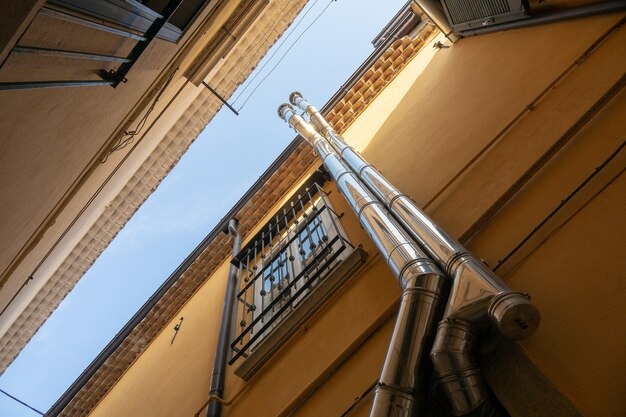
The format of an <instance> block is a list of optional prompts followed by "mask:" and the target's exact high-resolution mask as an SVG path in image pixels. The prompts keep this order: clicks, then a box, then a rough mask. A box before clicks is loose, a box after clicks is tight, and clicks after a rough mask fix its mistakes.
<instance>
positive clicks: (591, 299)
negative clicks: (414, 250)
mask: <svg viewBox="0 0 626 417" xmlns="http://www.w3.org/2000/svg"><path fill="white" fill-rule="evenodd" d="M622 17H623V15H610V16H601V17H593V18H587V19H584V20H578V21H571V22H563V23H558V24H552V25H546V26H542V27H536V28H528V29H521V30H515V31H509V32H502V33H496V34H491V35H486V36H481V37H476V38H469V39H464V40H462V41H460V42H458V43H457V44H455V45H454V46H452V47H451V48H449V49H443V50H439V51H435V50H432V49H431V47H430V46H429V45H427V46H426V47H425V49H424V52H423V53H422V54H420V55H419V56H418V57H417V58H415V59H414V60H413V61H412V62H411V63H410V64H409V65H408V66H407V67H406V68H405V69H404V70H403V72H402V73H401V74H400V75H399V76H398V77H397V78H396V79H395V80H394V81H393V82H392V83H391V84H390V85H389V86H388V87H387V88H386V89H385V90H384V91H383V92H382V93H381V94H380V95H379V96H378V98H377V99H376V101H375V102H374V103H373V104H372V105H370V106H369V107H368V109H367V110H366V111H365V112H364V113H363V115H362V116H361V117H360V118H359V119H358V120H357V121H356V122H355V123H353V125H352V126H351V127H350V129H349V130H348V131H347V132H346V134H345V136H346V138H347V140H348V141H349V142H351V143H352V144H354V145H355V146H356V147H357V148H359V149H361V150H363V153H364V156H365V157H366V159H368V160H369V162H371V163H372V164H374V165H375V166H377V167H378V168H380V169H381V171H382V172H383V173H384V174H385V175H386V176H387V177H388V178H389V179H390V180H392V181H393V182H394V183H395V184H396V185H398V187H399V188H400V189H401V190H402V191H403V192H405V193H407V194H409V195H410V196H411V197H413V198H414V199H415V200H416V201H417V202H418V203H419V204H421V205H424V206H425V207H426V209H427V211H428V212H429V213H430V214H431V215H432V216H433V217H434V219H435V220H436V221H437V222H438V223H440V224H441V225H443V226H444V227H446V228H447V229H448V230H449V231H450V232H451V233H452V234H453V235H456V236H458V237H461V238H462V240H463V241H464V242H466V243H467V244H468V246H469V247H470V249H473V250H474V251H475V252H476V254H477V255H479V256H481V257H483V258H484V259H485V260H486V261H487V262H488V263H489V264H490V265H491V266H495V265H496V264H497V262H498V260H500V259H503V257H504V256H506V255H507V254H508V253H509V252H510V251H511V250H512V249H513V248H514V247H515V245H517V243H519V242H520V241H521V239H523V238H524V236H526V234H527V233H529V232H530V231H531V230H532V228H533V227H534V226H536V225H537V224H538V223H539V222H540V221H541V220H542V219H543V218H544V217H545V216H546V215H548V214H549V212H550V211H551V210H552V209H553V208H554V207H555V206H556V205H558V204H559V202H560V200H562V199H563V198H565V197H566V196H567V195H568V194H569V193H570V192H571V191H572V190H573V189H574V188H576V186H578V185H579V184H580V183H581V182H582V181H583V180H584V179H585V178H586V177H587V176H588V175H589V174H591V173H592V172H593V169H594V168H595V167H596V166H598V165H599V164H601V163H602V162H603V161H604V160H606V158H607V157H608V156H609V155H610V154H611V152H613V151H614V150H615V149H616V147H617V146H619V144H620V143H621V141H623V140H624V137H626V135H625V133H626V132H625V130H624V129H625V128H624V123H623V120H626V114H624V110H625V109H626V106H625V104H626V103H625V99H624V94H623V93H620V91H621V90H620V89H621V86H620V85H621V84H620V82H619V80H620V79H621V78H622V77H623V74H624V72H625V70H626V33H625V31H624V29H623V28H615V27H614V26H615V24H616V23H617V22H618V21H619V20H620V19H621V18H622ZM594 44H596V46H595V47H594V48H593V49H590V48H591V47H592V46H594ZM586 51H588V53H586ZM581 57H583V58H584V59H580V58H581ZM557 79H558V82H556V83H554V80H557ZM622 84H623V82H622ZM616 86H617V87H616ZM611 92H612V93H611ZM609 93H611V94H613V95H612V96H611V97H612V98H611V99H610V100H608V99H607V100H605V101H606V102H603V101H602V97H606V96H607V94H609ZM537 97H539V99H537ZM531 103H533V106H532V110H528V109H527V106H528V105H529V104H531ZM598 103H600V104H598ZM594 108H597V109H598V112H597V114H594V115H593V117H591V115H590V109H594ZM525 109H526V110H525ZM381 112H382V113H381ZM382 115H384V117H383V116H382ZM586 116H589V117H587V118H586ZM508 125H510V127H509V128H507V126H508ZM573 127H576V129H574V128H573ZM578 128H579V129H578ZM560 145H562V147H559V146H560ZM551 147H553V148H554V147H559V148H558V149H560V151H559V152H558V153H556V154H555V155H551V154H550V152H549V150H550V148H551ZM546 154H548V156H549V158H545V157H544V156H545V155H546ZM539 162H541V163H542V164H543V162H545V164H543V165H541V164H539ZM538 164H539V165H541V166H539V165H538ZM534 167H536V168H537V169H534ZM623 167H624V160H623V159H616V160H614V161H613V162H612V163H611V164H610V166H609V167H608V171H603V173H602V175H599V176H598V178H597V179H596V180H594V181H592V182H591V183H590V186H591V187H592V191H589V189H585V191H582V192H581V194H579V195H578V197H577V198H575V199H573V200H572V201H573V204H574V207H575V209H572V208H571V207H570V206H568V207H569V208H567V209H564V210H563V211H562V212H561V214H560V215H559V216H560V217H558V216H557V217H558V218H556V219H555V220H554V222H552V223H549V224H548V226H549V233H547V234H546V235H545V236H542V238H541V239H539V240H537V239H535V240H531V241H529V245H530V248H525V249H524V250H523V251H521V252H520V253H521V254H518V255H516V257H513V258H511V261H510V262H508V263H505V264H504V265H503V266H502V268H501V271H500V274H501V276H502V277H503V278H504V279H505V280H506V281H508V283H509V284H510V285H511V287H512V288H514V289H516V290H520V291H524V292H529V293H531V295H532V296H533V300H534V302H535V303H536V304H537V305H538V307H539V308H540V310H541V312H542V324H541V326H540V328H539V331H538V332H537V334H536V335H535V336H533V337H532V338H530V339H529V340H527V341H525V342H523V348H524V350H525V351H526V352H527V354H528V356H529V357H530V358H531V360H532V361H534V362H535V363H536V364H537V365H538V366H539V367H540V369H541V370H543V371H544V372H545V374H546V375H547V376H548V377H549V378H550V379H551V381H552V383H553V384H554V385H555V386H556V388H557V389H558V390H560V391H562V392H563V393H564V395H566V396H567V397H568V398H569V399H570V400H571V401H572V402H573V403H574V404H575V405H576V406H577V407H578V408H579V409H580V411H581V412H582V413H583V414H584V415H586V416H591V417H595V416H598V417H612V416H615V417H618V416H622V415H623V412H624V410H626V402H625V401H626V400H625V399H624V396H623V395H622V394H623V387H624V386H626V379H625V378H626V377H625V376H624V375H626V372H625V371H626V369H624V366H625V365H624V364H626V360H624V359H626V358H625V351H626V348H625V347H624V340H626V334H625V331H624V326H621V325H620V320H621V318H622V317H624V314H625V313H626V311H625V309H624V306H623V300H624V295H626V294H625V292H626V291H625V289H624V285H623V276H624V272H625V271H626V263H625V261H624V259H625V258H624V256H623V248H624V243H626V242H625V236H626V222H625V221H624V218H625V217H626V216H624V207H626V204H625V203H626V201H625V196H626V180H625V179H624V177H623V175H622V176H621V177H617V175H618V174H619V173H620V172H621V171H622V170H623ZM607 172H608V173H607ZM609 174H611V175H609ZM616 177H617V178H616ZM326 189H327V190H329V191H332V193H331V196H330V198H331V202H332V204H333V206H334V207H335V209H336V210H337V211H338V212H344V213H345V215H344V216H343V218H342V222H343V225H344V228H345V229H346V231H347V233H348V235H349V237H350V239H351V241H352V242H353V243H356V244H363V246H364V248H365V250H366V251H367V252H368V253H369V258H368V262H367V263H366V265H365V266H364V267H363V268H362V269H361V270H360V271H359V272H358V274H357V276H356V277H354V278H353V280H352V281H350V283H349V285H347V286H346V287H344V288H343V289H342V291H341V292H340V293H339V294H337V295H336V296H335V298H334V299H333V300H332V301H331V302H330V303H329V304H328V306H327V307H326V308H324V309H323V310H322V311H320V312H318V313H317V314H316V315H315V317H313V318H312V319H311V320H310V321H309V322H308V324H307V325H306V326H304V327H303V328H302V329H301V330H300V331H299V332H298V333H297V334H296V335H295V336H294V337H293V338H292V339H290V340H289V342H288V343H287V344H286V345H285V346H284V348H283V349H282V350H281V351H280V352H279V353H278V354H277V355H275V356H274V357H273V358H272V359H271V360H270V361H269V362H268V363H267V365H266V366H265V367H264V368H263V369H262V370H261V371H260V372H259V373H258V374H257V375H255V376H254V377H253V378H252V379H251V380H250V381H249V382H244V381H243V380H241V379H240V378H238V377H236V376H235V375H234V374H233V373H232V372H233V367H228V375H227V379H226V390H225V392H226V394H225V396H226V398H227V399H232V398H233V397H234V401H233V404H232V405H231V406H228V407H225V408H224V416H225V417H243V416H259V417H263V416H268V417H270V416H272V417H274V416H282V415H288V414H292V415H297V416H337V417H338V416H339V415H341V414H342V413H343V412H344V411H345V410H347V409H348V408H349V407H350V406H351V405H352V404H353V403H354V401H355V398H357V397H359V396H360V395H361V394H362V393H363V392H364V391H365V390H366V388H367V387H368V386H370V385H371V384H372V383H373V382H374V381H375V380H376V378H377V377H378V375H379V372H380V369H381V366H382V361H383V359H384V355H385V352H386V349H387V346H388V343H389V336H390V334H391V330H392V328H393V322H394V317H395V310H396V307H397V302H398V297H399V294H400V290H399V287H398V285H397V283H396V282H395V280H394V279H393V277H392V276H391V273H390V272H389V270H388V268H387V267H386V266H385V264H384V262H383V261H382V260H381V258H380V256H377V255H376V250H375V249H374V248H373V246H372V244H371V242H370V241H369V239H368V238H367V237H366V235H365V233H364V232H363V230H362V229H361V228H360V226H359V225H358V222H357V220H356V218H355V216H354V215H353V214H352V213H351V211H350V209H349V208H348V207H347V205H346V203H345V201H344V200H343V198H342V197H341V196H340V195H339V193H338V192H337V191H336V189H335V188H334V185H333V184H327V185H326ZM277 207H278V206H277ZM557 220H558V221H557ZM227 269H228V263H224V265H222V266H221V267H220V268H219V270H218V271H216V273H215V274H214V275H213V276H212V277H211V278H210V279H209V280H208V281H207V282H206V284H205V285H204V286H203V287H202V288H201V289H200V290H199V291H198V293H197V294H196V295H195V296H194V297H193V298H192V299H191V300H190V301H189V302H188V303H187V305H186V306H185V307H184V308H183V309H182V311H181V313H180V316H184V317H185V321H184V324H183V327H182V329H181V331H180V332H179V334H178V336H177V338H176V341H175V342H174V344H170V342H171V338H172V336H173V326H174V325H175V324H176V322H177V321H178V319H176V320H175V321H172V322H171V323H169V324H168V326H167V327H166V329H165V330H164V331H163V332H162V334H161V335H159V337H158V338H157V339H156V340H155V341H154V342H153V343H152V344H151V345H150V347H149V348H148V349H147V350H146V351H145V352H144V354H143V355H142V356H141V357H140V359H139V360H138V361H137V362H136V363H135V364H134V365H133V366H132V367H131V369H130V370H129V371H128V372H127V373H126V375H125V376H124V377H123V378H122V380H121V381H119V382H118V383H117V385H116V386H115V388H113V390H112V391H111V392H110V393H109V395H108V396H107V397H106V398H105V399H104V400H103V401H102V402H101V403H100V405H99V406H98V407H97V408H96V410H95V411H94V412H93V413H92V415H93V416H102V417H105V416H107V417H108V416H136V415H150V416H154V417H159V416H172V415H176V416H189V417H191V416H193V414H194V413H195V412H196V411H197V409H198V408H199V406H200V405H201V404H202V403H203V402H204V401H205V400H206V397H207V391H208V387H209V378H210V373H211V369H212V363H213V355H214V350H215V338H216V334H217V329H218V327H219V320H220V315H221V303H222V298H223V294H224V284H225V279H226V275H227ZM370 403H371V398H370V397H367V398H366V399H365V400H364V401H362V402H360V403H359V404H358V405H357V406H356V407H355V408H354V410H353V413H352V414H351V415H352V416H365V415H368V411H369V405H370Z"/></svg>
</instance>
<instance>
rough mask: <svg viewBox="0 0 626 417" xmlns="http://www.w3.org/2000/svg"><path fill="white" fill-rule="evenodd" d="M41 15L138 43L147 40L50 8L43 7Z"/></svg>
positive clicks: (134, 34) (125, 31) (40, 11)
mask: <svg viewBox="0 0 626 417" xmlns="http://www.w3.org/2000/svg"><path fill="white" fill-rule="evenodd" d="M39 14H40V15H42V16H49V17H53V18H56V19H60V20H65V21H66V22H71V23H75V24H78V25H81V26H85V27H88V28H91V29H96V30H100V31H102V32H107V33H112V34H113V35H118V36H123V37H125V38H130V39H134V40H137V41H145V40H146V38H144V37H143V36H141V35H137V34H136V33H133V32H130V31H127V30H122V29H116V28H113V27H111V26H107V25H103V24H100V23H96V22H93V21H91V20H87V19H83V18H82V17H78V16H74V15H71V14H68V13H64V12H61V11H60V10H56V9H50V8H48V7H42V8H41V9H39Z"/></svg>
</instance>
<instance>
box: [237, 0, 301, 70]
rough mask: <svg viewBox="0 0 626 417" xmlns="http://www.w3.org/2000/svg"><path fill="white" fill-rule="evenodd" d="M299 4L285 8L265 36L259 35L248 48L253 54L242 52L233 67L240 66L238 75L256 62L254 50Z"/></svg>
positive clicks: (295, 3)
mask: <svg viewBox="0 0 626 417" xmlns="http://www.w3.org/2000/svg"><path fill="white" fill-rule="evenodd" d="M297 5H298V2H292V4H291V7H290V8H285V9H283V10H282V11H281V12H280V14H279V15H278V18H276V19H274V23H273V24H272V26H271V27H270V28H269V29H268V30H267V31H266V32H265V35H264V36H263V37H259V38H257V40H256V42H255V43H254V45H252V47H251V48H248V50H251V51H253V53H252V54H246V53H242V54H241V56H240V57H239V59H237V61H236V62H235V64H234V65H233V68H239V71H238V74H237V77H241V76H242V75H243V72H244V70H245V69H246V68H248V67H249V66H250V64H252V62H254V60H255V59H256V55H255V54H254V51H256V50H257V47H258V46H259V45H260V44H261V43H265V41H267V39H268V38H269V36H270V35H271V34H272V32H273V31H274V29H275V28H276V25H278V23H279V22H280V21H282V20H283V18H284V17H285V15H286V14H287V13H291V12H292V11H293V9H295V8H296V6H297ZM247 56H249V57H250V59H249V60H248V62H246V65H245V66H239V64H241V61H243V59H244V58H245V57H247Z"/></svg>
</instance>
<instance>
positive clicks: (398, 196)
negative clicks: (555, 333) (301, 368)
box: [290, 92, 540, 415]
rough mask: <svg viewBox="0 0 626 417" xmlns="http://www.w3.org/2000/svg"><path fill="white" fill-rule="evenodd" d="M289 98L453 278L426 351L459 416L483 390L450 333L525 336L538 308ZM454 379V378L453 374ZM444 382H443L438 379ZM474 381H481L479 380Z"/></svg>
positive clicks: (309, 108)
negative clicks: (481, 329) (487, 326)
mask: <svg viewBox="0 0 626 417" xmlns="http://www.w3.org/2000/svg"><path fill="white" fill-rule="evenodd" d="M290 101H291V102H292V103H293V104H295V105H296V106H298V107H300V108H301V109H302V110H303V111H305V112H306V114H308V115H309V117H310V119H311V122H312V123H313V125H314V126H315V128H316V129H317V130H318V131H319V132H320V133H321V134H322V135H323V136H324V137H325V138H326V139H327V140H328V142H329V143H330V144H331V146H332V147H333V148H334V149H335V151H336V152H337V153H338V154H340V155H341V157H342V159H343V160H344V161H345V162H346V163H347V165H348V166H349V167H350V168H351V169H352V170H353V171H354V172H355V173H356V174H357V175H358V176H359V177H360V179H361V180H362V181H363V183H364V184H365V185H366V186H367V188H368V189H369V190H370V191H371V192H372V193H373V194H374V195H376V197H378V199H379V200H380V201H382V202H383V203H384V204H385V206H386V207H387V208H388V210H389V211H390V212H391V213H392V215H393V217H394V218H395V219H396V220H397V221H398V222H399V223H400V224H401V225H402V226H403V227H404V228H405V230H406V231H407V232H408V233H409V234H410V235H411V237H412V238H413V239H414V240H415V241H417V242H419V244H420V245H421V247H422V248H424V250H425V251H426V252H427V253H428V254H429V256H431V257H432V259H434V260H435V261H436V262H437V264H438V265H439V266H440V267H441V268H442V269H443V270H444V271H445V272H446V274H447V275H448V276H449V277H451V278H452V279H453V284H452V291H451V294H450V298H449V300H448V303H447V306H446V311H445V313H444V322H442V323H448V324H453V323H454V324H455V325H454V326H452V325H441V326H440V327H439V330H438V334H437V338H436V341H435V344H436V346H435V348H434V350H433V352H432V353H431V357H432V359H433V363H434V366H435V370H436V371H437V373H438V375H439V377H440V378H441V380H442V384H443V386H444V388H445V389H446V392H447V394H448V397H449V399H450V401H451V403H452V405H453V406H454V407H457V408H455V412H456V413H457V414H458V415H462V414H466V413H467V412H469V411H472V410H473V409H475V408H477V407H478V406H479V405H480V404H481V402H482V401H483V400H484V398H485V396H484V395H482V394H481V393H483V392H486V389H484V387H479V386H478V385H477V382H476V377H475V375H476V374H477V371H476V372H465V371H464V370H465V369H470V368H471V369H473V368H475V367H474V366H473V365H472V362H471V360H469V359H468V360H463V361H460V362H459V361H456V362H454V364H453V365H454V366H455V367H456V369H455V370H454V372H453V369H451V368H450V366H452V365H450V364H448V363H447V362H446V359H445V357H446V355H447V356H448V357H451V356H454V355H455V354H456V349H457V346H456V345H454V343H453V344H450V343H449V341H450V340H453V339H454V338H453V337H452V335H451V334H448V333H455V334H456V333H458V332H459V331H460V330H459V328H462V329H463V331H464V332H465V333H466V336H467V337H468V338H470V337H473V331H474V330H473V329H474V327H475V325H478V324H483V323H485V322H491V324H492V325H493V326H494V327H495V328H497V329H498V330H499V331H500V333H501V334H502V335H504V336H505V337H508V338H511V339H516V340H520V339H525V338H527V337H529V336H530V335H532V334H533V333H534V332H535V330H536V329H537V327H538V325H539V319H540V318H539V311H538V310H537V308H536V307H535V306H533V305H532V304H531V303H530V299H529V297H528V296H527V295H524V294H522V293H520V292H516V291H512V290H511V289H509V288H508V287H507V285H506V284H505V283H504V282H503V281H502V280H501V279H500V278H499V277H498V276H497V275H495V274H494V273H493V272H492V271H491V270H490V269H489V268H487V266H486V265H485V264H484V263H483V262H482V261H481V260H480V259H478V258H477V257H476V256H474V255H472V254H471V253H470V252H468V251H467V250H466V249H465V248H464V247H463V246H462V245H461V244H460V243H459V242H458V241H456V240H455V239H454V238H452V237H451V236H450V235H448V234H447V233H446V232H445V231H444V230H443V229H441V228H440V227H439V226H437V225H436V224H435V223H434V222H433V221H432V220H431V219H430V218H428V216H427V215H426V214H425V213H424V212H422V211H421V210H420V208H419V207H417V205H416V204H415V203H414V202H413V200H411V199H410V198H409V197H408V196H406V195H404V194H402V193H401V192H400V191H399V190H398V189H397V188H395V187H394V186H393V185H392V184H391V183H390V182H389V181H388V180H387V179H386V178H385V177H383V175H382V174H380V172H378V171H377V170H376V169H375V168H374V167H373V166H372V165H370V164H368V163H367V162H366V161H365V160H364V159H363V158H362V157H361V155H360V154H359V153H358V152H357V151H355V150H354V149H353V148H351V147H350V146H348V145H347V144H346V142H345V141H344V139H343V138H342V137H341V136H340V135H339V134H338V133H337V132H336V131H335V130H334V129H333V128H332V127H331V126H330V124H329V123H328V122H327V121H326V120H325V119H324V117H323V116H322V115H321V114H320V113H319V112H318V111H317V109H316V108H315V107H314V106H313V105H311V104H310V103H309V102H307V101H306V100H305V99H304V98H303V97H302V94H300V93H299V92H294V93H292V94H291V96H290ZM463 346H464V349H467V351H466V352H465V351H464V352H463V355H460V356H459V358H470V356H469V351H470V350H471V346H472V344H471V343H469V344H465V345H463ZM453 377H454V378H456V379H455V381H454V382H452V381H451V379H452V378H453ZM444 379H445V380H446V381H448V383H443V380H444ZM478 383H479V384H482V382H481V381H480V379H479V380H478ZM455 384H456V385H461V386H463V387H464V388H463V389H464V390H465V391H464V392H465V393H466V394H467V400H468V402H469V405H468V406H461V402H460V401H457V400H456V398H457V397H458V394H457V393H456V389H455V388H454V387H453V385H455Z"/></svg>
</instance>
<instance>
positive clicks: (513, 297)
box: [488, 291, 541, 340]
mask: <svg viewBox="0 0 626 417" xmlns="http://www.w3.org/2000/svg"><path fill="white" fill-rule="evenodd" d="M488 315H489V319H490V321H491V323H492V324H493V326H494V327H495V328H496V329H498V331H499V332H500V333H501V334H502V335H503V336H504V337H506V338H509V339H513V340H522V339H527V338H529V337H530V336H532V335H533V334H534V333H535V331H536V330H537V328H538V327H539V322H540V320H541V317H540V314H539V310H538V309H537V307H535V306H534V305H533V304H531V302H530V296H529V295H528V294H522V293H520V292H517V291H503V292H501V293H499V294H497V295H496V296H494V297H493V298H492V299H491V303H490V304H489V308H488Z"/></svg>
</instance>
